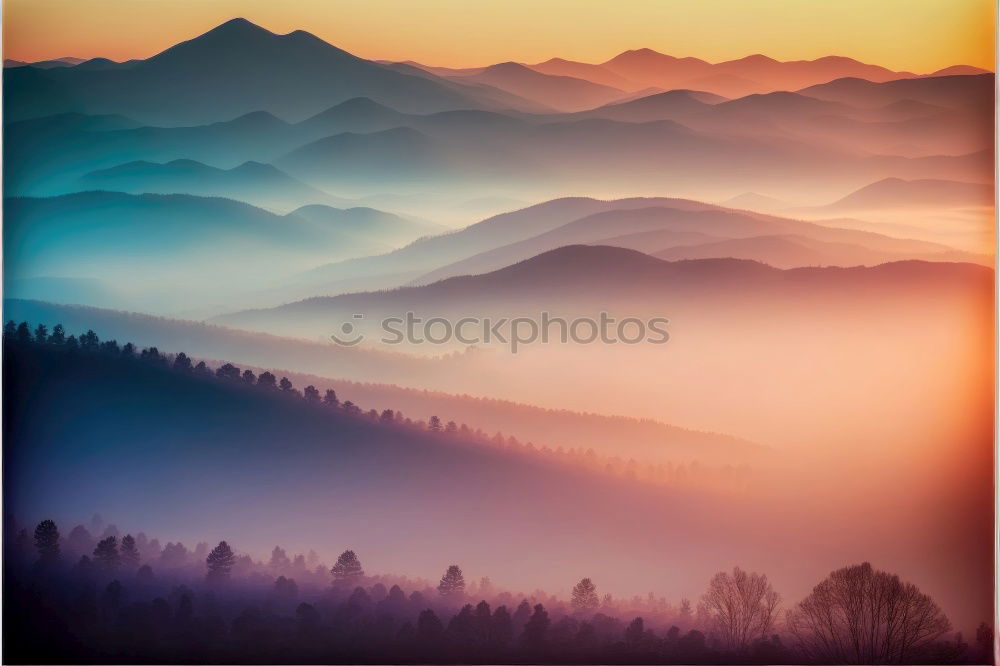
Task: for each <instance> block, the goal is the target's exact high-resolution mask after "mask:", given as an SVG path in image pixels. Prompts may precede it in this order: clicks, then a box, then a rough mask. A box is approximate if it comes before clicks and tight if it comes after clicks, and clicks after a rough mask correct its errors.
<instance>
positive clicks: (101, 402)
mask: <svg viewBox="0 0 1000 666" xmlns="http://www.w3.org/2000/svg"><path fill="white" fill-rule="evenodd" d="M5 356H6V358H7V363H5V366H4V385H5V386H6V387H8V388H9V387H16V391H15V392H14V393H10V392H9V391H8V399H7V400H6V401H5V404H4V409H5V418H4V428H5V435H6V437H5V442H6V447H7V449H6V453H7V463H8V464H9V465H11V469H13V470H16V472H15V474H16V480H15V481H14V482H13V483H12V486H11V489H10V490H11V492H10V494H9V496H8V508H9V509H10V510H11V511H12V512H16V513H18V514H19V515H35V514H36V513H37V512H42V513H44V514H45V515H54V516H60V515H62V513H63V512H64V511H65V507H67V506H78V507H79V506H86V507H93V508H94V509H95V510H105V507H112V506H113V507H115V512H114V513H115V515H116V517H117V519H118V520H120V521H121V522H122V523H124V524H137V523H139V522H140V521H141V522H142V524H143V525H145V526H147V529H150V530H151V531H155V532H163V531H169V530H170V528H171V526H175V525H180V524H183V525H184V529H185V530H186V532H187V533H188V534H198V533H207V532H209V531H214V530H218V529H219V526H220V525H225V526H226V528H227V529H228V530H230V531H232V532H233V533H238V534H240V535H241V544H242V545H243V547H245V548H248V549H252V550H257V551H265V549H269V548H270V547H271V545H273V542H274V540H276V541H277V542H283V543H284V542H288V541H293V542H294V539H295V538H296V537H295V533H296V532H297V531H298V530H300V529H301V526H302V525H305V524H311V525H313V528H314V530H315V536H316V539H317V541H316V542H315V543H314V546H315V547H317V548H322V549H323V550H324V551H327V552H337V550H339V549H340V548H339V547H340V544H342V543H344V542H345V541H346V542H348V543H350V544H351V545H352V546H353V547H355V548H357V549H358V550H359V551H360V552H364V553H370V554H371V555H370V556H369V557H368V558H367V563H369V565H370V566H372V567H373V568H375V569H376V570H378V569H382V570H392V565H394V564H401V563H402V558H401V557H400V555H401V553H400V552H399V551H398V549H395V548H390V547H389V546H390V545H391V544H394V543H395V544H398V543H400V542H401V541H409V540H413V539H419V540H420V542H421V544H422V546H421V548H420V549H419V551H411V552H410V553H409V554H408V555H407V556H406V557H407V558H409V559H408V562H409V564H410V571H414V572H418V573H419V572H422V571H424V570H425V569H432V570H436V569H437V568H438V566H439V564H438V563H439V562H442V561H445V562H447V561H450V560H451V559H453V558H460V559H461V560H462V561H463V562H468V563H470V564H469V566H470V568H474V569H475V570H484V571H485V570H489V571H490V573H491V575H495V576H497V577H498V578H500V579H503V580H508V581H511V582H512V584H518V585H524V586H529V587H530V586H532V585H537V584H539V583H540V582H541V580H542V576H547V575H549V574H551V573H554V569H553V566H552V564H551V562H552V560H551V559H550V558H551V556H552V553H562V554H563V555H564V556H569V555H570V554H571V553H576V556H580V553H588V554H586V555H583V556H582V557H583V560H582V564H583V565H587V566H593V565H596V564H597V562H599V561H602V560H604V559H605V558H607V557H610V556H612V554H613V553H614V552H615V551H617V549H618V548H622V547H628V548H630V549H633V548H634V549H635V550H632V551H631V552H632V553H633V557H635V558H636V567H632V568H630V569H631V570H630V571H627V572H620V573H619V574H616V575H613V576H612V575H609V576H608V577H607V580H608V581H609V582H608V585H611V584H617V585H621V586H622V587H626V588H627V587H629V586H631V585H636V584H639V581H640V580H641V579H642V577H644V576H648V575H651V574H652V572H653V570H654V562H655V560H656V558H653V557H650V555H652V553H654V552H655V551H656V550H658V549H661V548H665V547H666V546H667V543H669V542H670V541H671V540H673V542H674V545H673V546H672V555H671V557H672V558H673V559H674V561H684V562H691V563H692V564H693V565H694V566H695V570H698V569H697V566H698V565H697V564H696V563H695V562H694V560H696V559H697V556H696V554H695V548H694V547H693V545H692V547H687V546H684V547H681V546H678V545H677V544H678V543H681V542H682V541H683V540H682V539H681V538H680V535H681V534H684V533H686V532H690V530H691V529H692V528H693V526H694V525H695V524H697V523H700V522H701V521H704V520H706V519H708V518H709V516H711V515H712V511H713V510H715V511H718V510H719V508H720V507H721V506H722V505H724V504H725V503H726V502H727V501H726V500H725V499H724V496H720V497H713V496H710V495H706V494H704V493H698V494H684V493H680V492H677V491H673V490H670V489H668V488H657V489H652V488H648V487H643V486H642V485H641V484H635V483H634V482H628V481H627V480H625V479H615V478H608V477H604V476H602V475H598V474H593V473H588V472H581V471H574V469H573V468H567V467H564V466H560V465H556V464H554V463H549V462H546V461H543V460H540V459H536V458H534V457H532V456H526V455H522V454H515V453H511V452H508V451H504V450H497V449H494V448H490V447H483V446H478V445H470V444H469V443H468V442H463V441H462V440H461V438H458V439H451V438H448V437H446V436H444V435H441V434H435V433H431V432H427V431H422V430H416V429H413V428H411V427H409V426H406V425H404V424H392V423H384V422H372V421H371V420H369V419H368V418H367V417H364V416H359V415H352V414H350V413H348V412H345V411H344V410H341V409H337V410H333V411H331V410H329V409H324V408H323V407H322V405H311V404H308V403H306V402H305V401H303V400H302V399H301V398H298V397H293V396H290V395H287V394H286V395H280V394H279V395H275V394H274V393H271V392H270V391H268V390H265V389H263V388H260V387H248V386H245V385H242V384H240V383H239V382H227V381H224V380H220V379H215V378H207V377H206V378H201V377H199V376H197V375H195V374H192V373H190V372H178V371H175V370H172V369H170V368H168V367H165V366H163V365H161V364H159V363H157V362H154V361H146V360H140V359H138V358H135V357H131V358H126V357H123V356H122V355H121V354H110V353H106V352H85V351H76V352H71V351H68V350H66V349H63V348H60V347H57V348H54V349H53V348H51V347H49V346H47V345H41V346H39V345H35V344H30V345H17V344H14V345H11V344H10V343H8V345H7V347H6V353H5ZM54 413H58V415H59V416H58V420H57V421H52V420H50V419H48V418H42V416H41V415H46V414H47V415H51V414H54ZM154 422H155V423H156V424H157V426H156V427H155V428H151V427H150V424H151V423H154ZM46 424H51V425H52V426H54V427H50V426H49V425H46ZM98 443H99V446H98V445H97V444H98ZM83 461H86V465H82V464H81V463H82V462H83ZM109 475H111V476H113V478H114V479H115V482H114V483H108V478H109ZM70 476H72V478H73V483H72V484H66V483H65V479H66V478H69V477H70ZM178 488H183V489H184V491H183V495H182V496H178V493H177V489H178ZM264 489H267V490H269V491H271V492H268V493H263V492H262V490H264ZM726 495H728V493H727V494H726ZM222 498H225V499H222ZM696 498H697V499H696ZM661 504H663V505H671V506H675V507H677V506H680V505H682V504H683V505H684V506H685V507H686V510H685V512H686V514H687V515H685V516H683V517H682V516H675V517H674V518H673V519H672V520H671V521H670V524H669V525H667V524H664V525H662V526H661V527H660V528H659V529H658V530H656V532H657V533H656V534H655V535H651V534H650V533H649V531H648V530H647V529H644V528H643V526H642V524H641V523H637V522H636V521H631V520H622V516H624V515H627V514H628V512H629V507H635V506H647V507H654V506H658V505H661ZM338 506H340V507H347V506H350V507H351V508H350V510H349V511H331V510H330V508H331V507H338ZM167 507H169V509H168V510H165V509H166V508H167ZM373 524H376V525H378V526H379V527H380V529H379V530H372V529H370V527H371V525H373ZM484 525H488V526H489V529H486V530H483V529H482V528H483V526H484ZM553 525H560V526H562V527H563V528H565V529H566V530H568V533H567V536H565V537H564V538H561V539H560V540H559V541H560V543H559V544H552V547H551V549H547V550H546V555H545V556H544V557H536V556H533V555H529V554H523V555H522V556H520V557H518V558H517V561H516V562H514V561H512V560H511V558H510V557H509V554H510V552H511V544H510V542H509V535H510V534H512V533H517V534H520V535H521V537H522V538H525V539H531V540H535V539H543V538H546V537H545V534H546V533H550V532H551V529H552V526H553ZM264 526H266V527H264ZM740 532H741V530H736V531H735V532H726V533H722V532H719V533H717V534H713V535H710V536H709V535H704V536H701V537H699V539H698V542H699V544H700V545H701V546H704V545H705V544H707V543H714V542H716V541H717V540H718V539H722V540H728V539H734V538H738V534H739V533H740ZM473 533H474V534H476V535H477V536H476V538H475V539H474V540H470V539H468V538H466V537H465V535H468V534H473ZM644 553H647V554H648V555H644ZM639 558H642V559H641V560H640V559H639ZM641 561H645V562H648V566H647V565H646V564H640V562H641ZM546 562H549V563H550V564H546ZM713 564H714V563H713ZM526 565H527V569H525V567H526ZM702 566H709V563H707V562H704V563H703V564H702ZM527 571H531V572H532V573H527ZM698 573H699V574H703V575H699V578H706V579H707V576H708V575H709V571H708V570H707V569H706V570H705V572H701V571H700V570H698ZM688 575H690V571H689V572H688Z"/></svg>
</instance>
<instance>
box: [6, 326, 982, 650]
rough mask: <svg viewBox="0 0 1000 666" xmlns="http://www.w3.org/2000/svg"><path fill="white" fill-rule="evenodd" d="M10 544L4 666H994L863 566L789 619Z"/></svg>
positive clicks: (714, 602)
mask: <svg viewBox="0 0 1000 666" xmlns="http://www.w3.org/2000/svg"><path fill="white" fill-rule="evenodd" d="M4 336H5V353H7V354H23V353H25V352H26V351H28V350H29V349H41V348H42V346H44V349H45V350H46V352H53V353H60V354H72V355H80V356H84V355H85V356H87V357H89V358H94V359H99V358H101V356H100V355H102V354H104V355H114V356H115V357H116V358H128V359H131V361H129V363H132V362H134V363H137V364H143V366H142V367H149V365H153V366H163V367H164V372H166V373H167V374H169V375H171V376H172V374H173V372H174V371H176V372H181V373H189V374H190V375H192V376H193V377H203V378H204V380H205V381H208V382H229V383H234V384H239V385H241V386H245V387H246V388H245V390H248V391H268V392H273V394H274V396H275V398H274V399H275V400H282V399H288V400H294V401H296V402H297V403H301V402H307V403H313V404H315V406H316V409H332V410H336V412H337V414H338V418H346V417H348V416H349V417H350V418H357V419H363V420H371V419H373V420H374V421H375V422H376V423H377V424H378V425H377V426H375V427H384V428H405V429H422V430H424V431H426V430H430V431H433V432H434V433H440V436H441V437H454V438H456V439H461V438H462V437H463V436H464V437H469V436H470V431H469V430H468V429H466V430H465V431H463V430H462V428H461V427H460V426H457V425H455V424H453V423H448V422H444V423H442V420H441V419H439V418H436V417H435V418H432V419H431V420H430V421H429V422H428V423H419V422H413V421H407V420H406V419H405V418H402V417H401V416H400V415H399V414H397V413H395V412H393V411H391V410H386V411H383V412H381V413H374V414H373V413H370V412H365V411H364V410H362V409H361V408H360V407H358V406H356V405H354V404H353V403H351V402H350V401H347V400H345V401H343V402H342V401H341V399H340V397H339V396H337V395H336V394H335V393H334V392H333V391H328V392H326V393H324V394H322V395H321V394H320V392H319V391H317V390H316V389H315V388H314V387H312V386H308V387H306V388H305V389H303V390H302V391H301V392H300V391H298V390H297V389H296V388H295V387H294V386H292V384H291V382H290V381H288V380H287V379H285V378H282V379H278V378H277V377H276V376H274V375H273V374H272V373H269V372H262V373H260V375H255V374H254V373H253V372H250V371H241V370H240V369H238V368H236V367H234V366H233V365H231V364H223V365H221V366H219V367H218V368H215V369H214V370H212V369H210V368H209V367H208V366H207V365H206V364H205V363H204V362H194V361H192V360H191V359H190V358H189V357H187V356H186V355H185V354H183V353H178V354H176V355H174V356H167V355H164V354H162V353H160V352H159V351H158V350H157V349H155V348H147V349H141V350H140V349H137V348H135V346H134V345H131V344H125V345H123V346H119V345H118V344H117V343H116V342H115V341H103V342H102V341H100V340H99V338H98V337H97V335H96V334H94V333H93V332H92V331H88V332H87V333H85V334H83V335H80V336H73V335H67V334H66V332H65V331H64V330H63V327H61V326H56V327H54V328H53V329H52V331H49V330H47V329H46V327H44V326H37V327H35V328H34V329H32V327H31V326H30V325H29V324H28V323H26V322H25V323H21V324H20V325H16V324H14V323H13V322H9V323H8V324H7V325H6V326H5V329H4ZM102 362H105V361H102ZM130 367H131V366H130ZM6 388H7V389H8V390H11V389H15V390H16V387H11V386H7V387H6ZM240 390H243V389H240ZM241 395H242V394H241ZM470 439H474V437H470ZM504 444H505V446H508V447H510V446H511V444H510V443H506V442H505V443H504ZM518 446H520V445H518ZM523 448H525V449H526V448H527V446H526V445H525V446H524V447H523ZM6 453H7V454H8V455H9V454H10V451H7V452H6ZM536 454H537V451H536ZM4 527H5V544H6V551H5V562H6V565H7V567H6V572H7V575H6V576H5V581H4V587H5V590H4V591H5V595H4V599H5V610H6V611H7V613H8V615H7V617H8V618H11V621H10V622H8V624H7V625H6V627H5V634H6V635H5V637H4V638H5V640H6V643H7V646H8V650H9V652H8V660H9V661H12V662H34V663H67V662H80V663H92V662H98V663H105V662H108V663H136V662H167V663H170V662H180V663H185V662H213V663H278V662H282V663H284V662H287V663H321V662H322V663H410V662H415V663H465V662H469V663H502V662H513V663H535V662H541V663H570V662H573V663H803V662H805V663H987V662H991V661H992V642H993V633H992V629H991V627H990V625H989V624H987V623H986V622H984V623H983V624H982V625H981V626H980V628H979V630H978V631H977V632H976V635H975V636H974V637H963V636H962V635H961V634H958V633H955V632H954V630H953V627H952V626H951V624H950V623H949V621H948V619H947V618H946V617H945V615H944V614H943V612H942V611H941V610H940V608H939V607H938V606H937V604H936V603H935V602H934V601H933V600H932V599H931V598H930V597H928V596H927V595H925V594H923V593H922V592H920V590H919V589H918V588H917V587H916V586H914V585H912V584H910V583H906V582H904V581H901V580H900V579H899V578H898V577H897V576H895V575H892V574H890V573H886V572H883V571H878V570H876V569H874V568H873V567H872V566H871V565H869V564H868V563H863V564H857V565H851V566H847V567H844V568H842V569H839V570H837V571H834V572H832V573H831V574H830V575H829V576H828V577H827V578H825V579H824V580H822V581H820V582H818V584H817V585H816V587H815V588H814V590H813V592H812V593H811V594H810V595H808V596H807V597H806V598H805V599H802V600H799V601H797V602H795V601H794V600H786V599H783V598H782V597H781V595H780V594H779V592H778V591H776V590H774V589H773V587H772V585H771V583H770V581H769V580H768V578H767V576H766V575H765V574H763V573H755V572H747V571H744V570H742V569H740V568H738V567H737V568H734V569H733V570H732V571H727V572H719V573H718V574H716V575H715V576H714V577H712V578H711V579H710V580H708V581H706V589H705V592H704V594H703V595H702V596H701V598H699V599H690V600H689V599H669V598H667V597H665V596H659V595H657V594H656V593H654V592H650V593H649V594H648V595H647V596H643V597H633V598H615V597H613V596H612V595H610V594H606V593H603V591H602V590H601V589H600V587H599V585H600V572H599V571H595V572H593V574H592V576H593V578H584V579H582V580H579V581H571V580H553V581H552V586H553V587H554V588H557V589H566V588H569V587H570V586H572V592H571V593H570V594H569V595H568V598H561V597H559V596H555V595H552V594H550V593H547V592H545V591H542V590H534V591H531V592H524V591H518V592H515V591H511V590H504V589H503V588H502V587H501V586H500V585H499V584H494V583H493V582H491V581H490V580H489V579H488V578H482V579H480V580H478V581H466V580H465V578H464V575H463V573H462V569H461V565H460V564H451V563H447V562H443V563H442V566H441V568H442V575H441V579H440V581H438V582H434V581H430V582H428V581H425V580H416V579H408V578H406V577H401V576H393V575H387V574H377V573H373V572H370V571H366V569H365V568H364V566H363V559H364V553H355V552H354V551H352V550H348V551H345V552H343V553H342V554H341V555H340V556H339V557H338V558H337V560H336V561H335V562H333V563H330V562H324V561H322V559H321V557H320V556H319V555H317V554H316V553H315V552H311V551H310V552H308V553H302V554H292V553H289V552H287V551H286V550H285V549H283V548H281V547H280V546H275V547H274V549H273V551H272V552H271V555H270V557H269V558H268V559H267V560H255V559H254V558H253V557H251V556H250V555H249V554H247V553H244V552H241V551H240V550H239V548H238V541H239V535H225V536H226V538H227V541H220V542H219V543H218V544H216V545H215V546H214V547H213V546H211V545H210V544H208V543H198V544H196V545H195V546H194V547H193V548H189V547H188V546H185V545H184V544H182V543H180V542H167V543H161V541H160V540H159V539H157V538H151V537H149V536H147V535H146V534H143V533H136V534H134V535H133V534H122V533H121V532H120V531H119V530H118V528H117V527H115V526H113V525H106V524H104V522H103V521H102V520H101V519H100V518H99V517H97V516H95V518H94V519H93V520H92V521H91V523H90V526H89V528H88V527H85V526H83V525H76V526H74V527H72V528H70V529H69V530H68V532H63V531H61V529H60V527H59V526H58V525H57V524H56V523H55V522H54V521H52V520H43V521H41V522H39V523H37V524H34V525H21V524H19V523H18V522H17V520H16V519H15V517H12V516H8V517H7V518H6V519H5V525H4ZM233 537H235V539H233V542H232V543H233V545H230V542H229V541H228V539H230V538H233ZM574 583H575V584H574ZM650 586H651V587H655V583H652V582H651V585H650Z"/></svg>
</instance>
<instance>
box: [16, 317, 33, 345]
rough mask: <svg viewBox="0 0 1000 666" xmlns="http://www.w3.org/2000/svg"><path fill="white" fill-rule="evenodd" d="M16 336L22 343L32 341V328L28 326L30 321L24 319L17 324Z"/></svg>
mask: <svg viewBox="0 0 1000 666" xmlns="http://www.w3.org/2000/svg"><path fill="white" fill-rule="evenodd" d="M14 338H15V339H16V340H17V341H18V342H20V343H22V344H28V343H29V342H31V329H30V328H29V327H28V322H26V321H22V322H21V323H20V324H18V325H17V332H16V333H15V334H14Z"/></svg>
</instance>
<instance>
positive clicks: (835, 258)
mask: <svg viewBox="0 0 1000 666" xmlns="http://www.w3.org/2000/svg"><path fill="white" fill-rule="evenodd" d="M649 254H652V255H653V256H654V257H657V258H659V259H663V260H665V261H682V260H691V259H715V258H722V257H727V258H732V259H748V260H750V261H757V262H760V263H763V264H768V265H769V266H774V267H776V268H797V267H800V266H862V265H863V266H873V265H877V264H882V263H886V262H890V261H901V260H904V259H908V258H910V255H908V254H906V253H903V252H898V253H893V252H885V251H879V250H871V249H869V248H867V247H864V246H863V245H859V244H854V243H835V242H830V241H818V240H815V239H812V238H808V237H806V236H796V235H794V234H788V235H782V236H752V237H749V238H730V239H725V240H718V241H712V242H708V243H701V244H693V243H691V244H686V245H683V246H674V247H668V248H667V249H664V250H659V251H656V252H650V253H649ZM955 254H958V253H952V252H938V253H934V254H930V255H929V256H930V257H934V256H935V255H936V256H938V257H940V260H941V261H955V260H956V257H955ZM966 260H968V257H966Z"/></svg>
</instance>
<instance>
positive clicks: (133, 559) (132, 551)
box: [119, 534, 139, 569]
mask: <svg viewBox="0 0 1000 666" xmlns="http://www.w3.org/2000/svg"><path fill="white" fill-rule="evenodd" d="M119 553H120V554H121V560H122V564H123V565H125V567H126V568H128V569H135V568H136V567H138V566H139V549H138V548H136V546H135V539H134V538H132V535H131V534H126V535H125V536H124V537H123V538H122V543H121V547H120V548H119Z"/></svg>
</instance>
